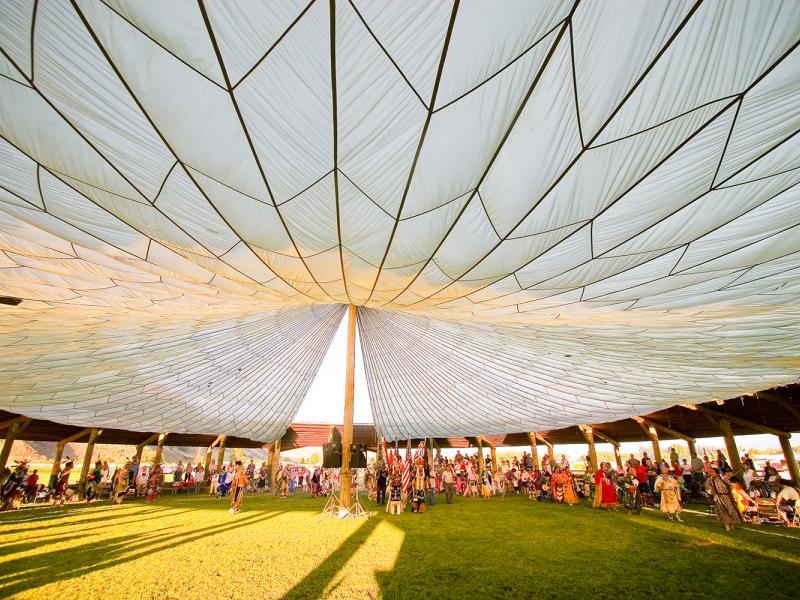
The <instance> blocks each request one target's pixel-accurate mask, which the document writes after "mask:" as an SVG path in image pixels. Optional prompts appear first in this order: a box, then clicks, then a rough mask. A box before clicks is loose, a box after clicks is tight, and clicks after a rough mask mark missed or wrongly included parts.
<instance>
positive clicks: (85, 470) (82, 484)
mask: <svg viewBox="0 0 800 600" xmlns="http://www.w3.org/2000/svg"><path fill="white" fill-rule="evenodd" d="M101 433H103V430H102V429H92V431H91V433H89V441H88V442H86V452H84V453H83V464H82V465H81V476H80V479H78V495H79V496H80V495H81V494H83V490H84V489H86V478H87V477H88V476H89V467H90V466H91V465H92V454H93V453H94V442H95V440H96V439H97V438H98V437H100V434H101Z"/></svg>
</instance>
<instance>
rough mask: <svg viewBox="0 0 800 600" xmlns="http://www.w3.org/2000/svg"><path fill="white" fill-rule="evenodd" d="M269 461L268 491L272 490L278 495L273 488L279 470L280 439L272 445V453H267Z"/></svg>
mask: <svg viewBox="0 0 800 600" xmlns="http://www.w3.org/2000/svg"><path fill="white" fill-rule="evenodd" d="M269 457H270V460H271V461H272V462H271V463H270V470H269V476H270V479H271V480H270V484H269V485H270V489H272V490H273V491H274V492H275V493H276V494H277V493H278V489H277V488H276V487H275V478H276V477H277V476H278V471H279V470H280V468H281V441H280V439H277V440H275V443H274V444H272V451H271V452H270V453H269Z"/></svg>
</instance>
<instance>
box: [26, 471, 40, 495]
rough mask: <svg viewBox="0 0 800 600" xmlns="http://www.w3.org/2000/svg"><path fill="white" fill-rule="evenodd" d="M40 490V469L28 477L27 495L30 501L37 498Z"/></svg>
mask: <svg viewBox="0 0 800 600" xmlns="http://www.w3.org/2000/svg"><path fill="white" fill-rule="evenodd" d="M38 491H39V471H36V470H34V471H33V473H31V474H30V476H29V477H28V489H27V496H28V502H33V501H34V500H36V493H37V492H38Z"/></svg>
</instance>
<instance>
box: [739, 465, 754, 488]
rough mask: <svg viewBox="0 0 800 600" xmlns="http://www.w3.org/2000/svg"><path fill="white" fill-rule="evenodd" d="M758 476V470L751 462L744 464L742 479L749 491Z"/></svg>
mask: <svg viewBox="0 0 800 600" xmlns="http://www.w3.org/2000/svg"><path fill="white" fill-rule="evenodd" d="M755 478H756V472H755V470H754V469H753V467H751V466H750V465H749V464H746V465H744V472H743V473H742V481H744V489H745V490H747V491H749V490H750V489H751V488H750V484H751V483H753V479H755Z"/></svg>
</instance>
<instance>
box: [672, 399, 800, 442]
mask: <svg viewBox="0 0 800 600" xmlns="http://www.w3.org/2000/svg"><path fill="white" fill-rule="evenodd" d="M681 406H683V407H685V408H688V409H689V410H696V411H700V412H701V413H703V414H704V415H706V416H707V417H710V418H711V422H712V423H715V424H716V420H717V419H726V420H727V421H730V422H731V423H736V424H737V425H741V426H742V427H747V428H748V429H755V430H756V431H762V432H764V433H769V434H770V435H777V436H778V437H791V435H792V434H791V433H790V432H788V431H784V430H782V429H775V428H774V427H770V426H769V425H762V424H761V423H756V422H754V421H749V420H747V419H743V418H742V417H737V416H735V415H730V414H728V413H724V412H722V411H719V410H716V409H713V408H708V407H706V406H701V405H699V404H682V405H681ZM717 426H718V424H717Z"/></svg>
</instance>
